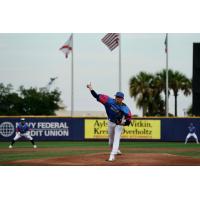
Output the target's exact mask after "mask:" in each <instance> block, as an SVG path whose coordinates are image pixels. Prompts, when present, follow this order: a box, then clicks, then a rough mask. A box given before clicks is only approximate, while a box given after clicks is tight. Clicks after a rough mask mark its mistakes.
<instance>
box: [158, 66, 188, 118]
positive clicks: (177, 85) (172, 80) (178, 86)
mask: <svg viewBox="0 0 200 200" xmlns="http://www.w3.org/2000/svg"><path fill="white" fill-rule="evenodd" d="M156 76H157V78H158V88H159V89H160V90H162V91H163V92H164V93H165V100H166V83H165V82H166V70H165V69H164V70H162V71H161V72H159V73H157V74H156ZM168 77H169V89H170V90H172V91H173V94H174V103H175V111H174V113H175V116H177V98H178V93H179V91H182V92H183V94H184V95H186V96H188V95H190V94H191V88H192V81H191V80H190V79H188V78H187V77H186V76H185V75H184V74H182V73H180V72H178V71H173V70H171V69H169V70H168ZM169 94H170V93H169ZM169 94H168V95H169ZM165 102H166V101H165Z"/></svg>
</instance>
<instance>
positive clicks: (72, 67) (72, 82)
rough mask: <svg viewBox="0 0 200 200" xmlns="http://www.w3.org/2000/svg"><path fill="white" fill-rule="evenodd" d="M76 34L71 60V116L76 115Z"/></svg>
mask: <svg viewBox="0 0 200 200" xmlns="http://www.w3.org/2000/svg"><path fill="white" fill-rule="evenodd" d="M73 43H74V34H73V33H72V60H71V117H73V116H74V44H73Z"/></svg>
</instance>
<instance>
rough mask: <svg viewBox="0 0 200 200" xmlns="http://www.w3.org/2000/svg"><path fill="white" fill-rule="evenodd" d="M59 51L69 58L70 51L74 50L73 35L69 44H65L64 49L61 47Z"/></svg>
mask: <svg viewBox="0 0 200 200" xmlns="http://www.w3.org/2000/svg"><path fill="white" fill-rule="evenodd" d="M59 50H61V51H62V52H63V53H64V54H65V57H66V58H67V57H68V55H69V53H70V51H71V50H72V34H71V35H70V37H69V39H68V40H67V42H65V44H64V45H63V46H62V47H60V49H59Z"/></svg>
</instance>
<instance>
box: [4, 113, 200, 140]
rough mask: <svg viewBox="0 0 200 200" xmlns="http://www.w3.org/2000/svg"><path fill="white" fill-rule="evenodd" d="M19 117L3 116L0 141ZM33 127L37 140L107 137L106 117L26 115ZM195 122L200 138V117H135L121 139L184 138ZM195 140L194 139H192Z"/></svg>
mask: <svg viewBox="0 0 200 200" xmlns="http://www.w3.org/2000/svg"><path fill="white" fill-rule="evenodd" d="M19 120H20V117H19V116H18V117H0V141H10V140H11V139H12V138H13V137H14V136H15V128H16V126H17V124H18V122H19ZM26 121H27V123H29V125H30V126H31V127H32V130H31V135H32V136H33V137H34V139H35V140H36V141H46V140H47V141H49V140H50V141H54V140H56V141H59V140H61V141H63V140H70V141H83V140H88V139H95V140H98V139H107V138H108V133H107V120H106V119H105V118H92V117H91V118H81V117H80V118H70V117H49V116H48V117H46V116H44V117H26ZM191 122H192V123H193V124H194V125H195V126H196V128H197V136H198V137H199V138H200V132H199V129H200V118H135V119H134V120H133V121H132V123H131V125H130V126H129V127H125V128H124V131H123V133H122V139H126V140H149V141H151V140H154V141H155V140H157V141H184V140H185V137H186V135H187V133H188V126H189V124H190V123H191ZM191 140H192V139H191Z"/></svg>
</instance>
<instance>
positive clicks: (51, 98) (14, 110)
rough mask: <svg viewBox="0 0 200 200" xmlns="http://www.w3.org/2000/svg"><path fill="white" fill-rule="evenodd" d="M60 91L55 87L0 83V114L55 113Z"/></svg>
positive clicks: (57, 107)
mask: <svg viewBox="0 0 200 200" xmlns="http://www.w3.org/2000/svg"><path fill="white" fill-rule="evenodd" d="M60 94H61V93H60V92H59V91H58V90H57V89H56V90H53V91H49V90H48V89H47V88H33V87H31V88H29V89H25V88H24V87H23V86H20V87H19V90H18V91H17V92H14V91H13V86H12V85H11V84H8V85H4V84H3V83H0V115H55V111H56V110H57V109H59V104H58V103H59V101H60Z"/></svg>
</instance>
